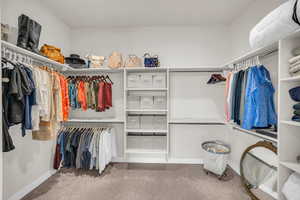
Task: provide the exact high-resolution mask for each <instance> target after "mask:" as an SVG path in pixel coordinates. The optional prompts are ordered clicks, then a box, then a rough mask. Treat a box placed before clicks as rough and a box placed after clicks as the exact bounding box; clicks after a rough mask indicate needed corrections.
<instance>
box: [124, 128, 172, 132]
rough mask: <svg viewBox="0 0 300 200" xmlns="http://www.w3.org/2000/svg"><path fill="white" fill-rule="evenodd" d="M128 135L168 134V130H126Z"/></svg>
mask: <svg viewBox="0 0 300 200" xmlns="http://www.w3.org/2000/svg"><path fill="white" fill-rule="evenodd" d="M126 132H127V133H167V132H168V130H155V129H126Z"/></svg>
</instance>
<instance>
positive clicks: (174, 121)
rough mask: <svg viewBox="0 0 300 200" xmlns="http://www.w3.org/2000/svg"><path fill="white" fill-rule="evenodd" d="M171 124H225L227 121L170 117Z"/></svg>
mask: <svg viewBox="0 0 300 200" xmlns="http://www.w3.org/2000/svg"><path fill="white" fill-rule="evenodd" d="M169 124H225V122H224V121H223V120H221V119H204V118H203V119H194V118H181V119H170V121H169Z"/></svg>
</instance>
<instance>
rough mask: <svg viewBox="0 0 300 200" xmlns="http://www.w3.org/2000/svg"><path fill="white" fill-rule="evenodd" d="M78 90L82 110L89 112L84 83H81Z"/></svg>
mask: <svg viewBox="0 0 300 200" xmlns="http://www.w3.org/2000/svg"><path fill="white" fill-rule="evenodd" d="M77 88H78V102H79V103H80V105H81V108H82V110H87V103H86V96H85V87H84V82H83V81H80V82H79V84H78V87H77Z"/></svg>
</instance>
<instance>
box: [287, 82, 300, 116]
mask: <svg viewBox="0 0 300 200" xmlns="http://www.w3.org/2000/svg"><path fill="white" fill-rule="evenodd" d="M289 93H290V96H291V98H292V99H293V100H294V101H296V102H298V103H297V104H295V105H294V106H293V109H294V113H293V117H292V121H295V122H300V103H299V102H300V87H295V88H292V89H290V90H289Z"/></svg>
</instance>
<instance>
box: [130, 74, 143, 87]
mask: <svg viewBox="0 0 300 200" xmlns="http://www.w3.org/2000/svg"><path fill="white" fill-rule="evenodd" d="M139 85H140V76H139V75H138V74H129V75H128V79H127V87H129V88H137V87H139Z"/></svg>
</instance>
